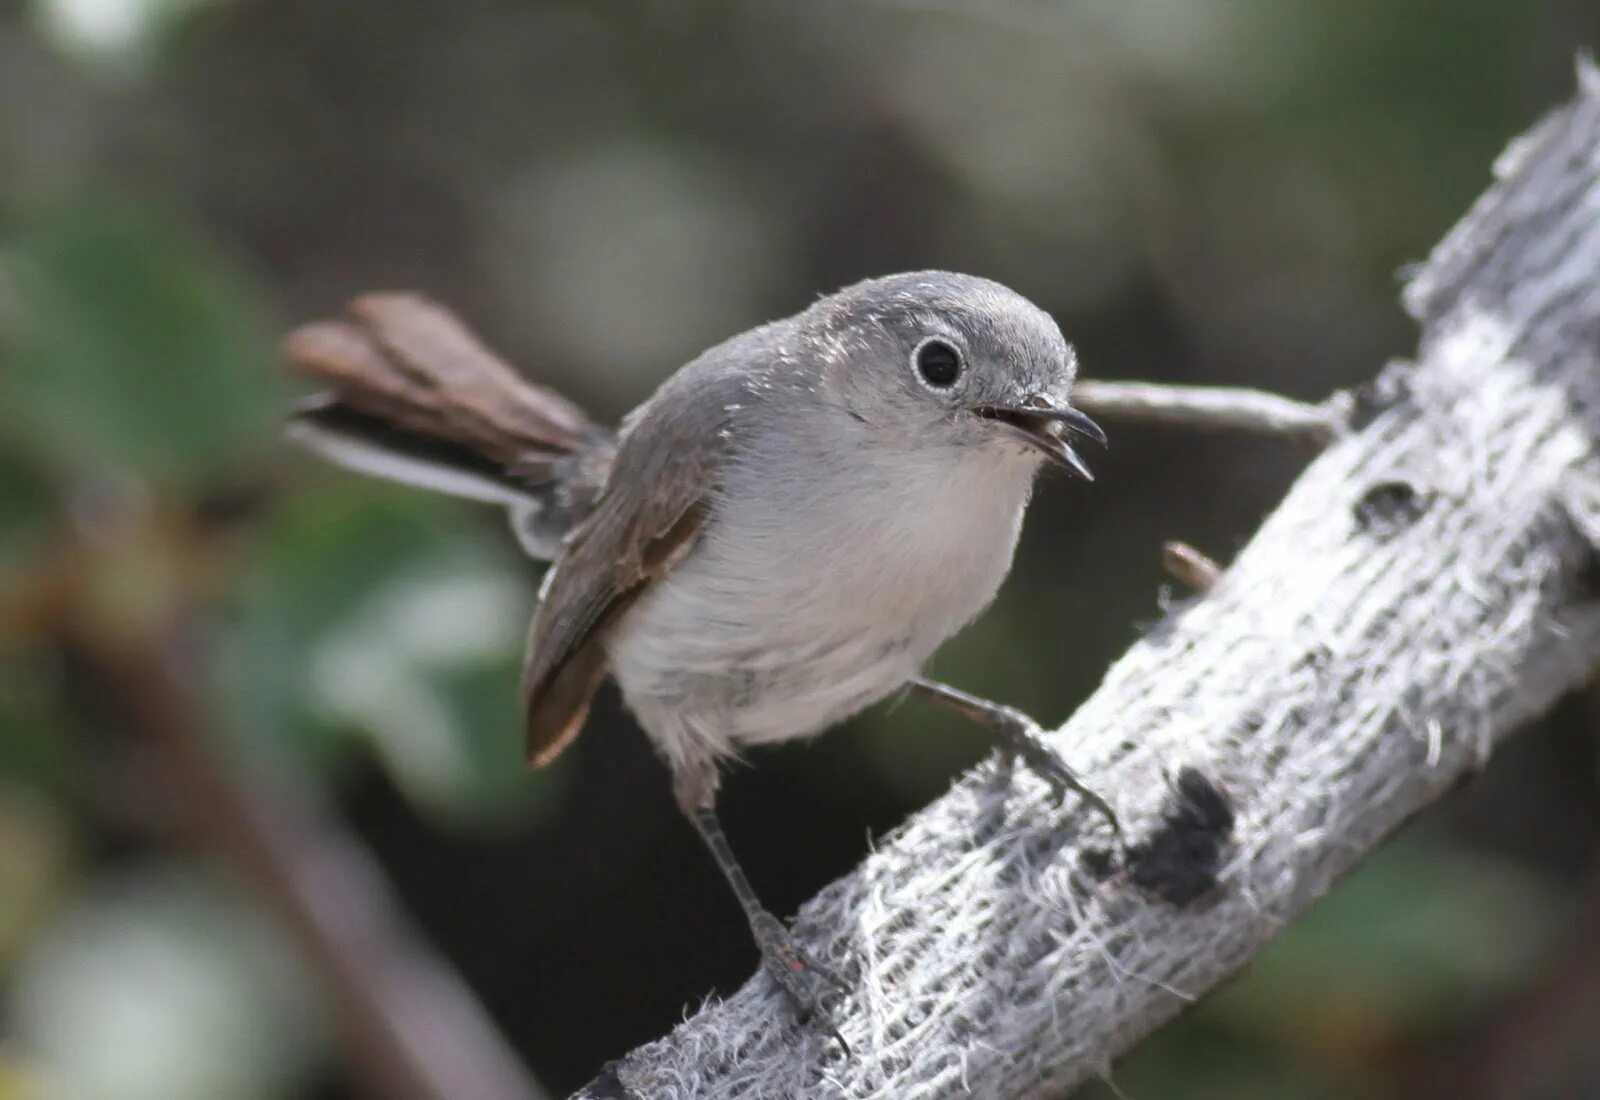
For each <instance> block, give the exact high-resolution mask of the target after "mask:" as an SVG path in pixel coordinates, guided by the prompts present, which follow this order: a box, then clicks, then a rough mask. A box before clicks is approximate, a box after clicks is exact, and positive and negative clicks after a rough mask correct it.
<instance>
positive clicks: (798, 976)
mask: <svg viewBox="0 0 1600 1100" xmlns="http://www.w3.org/2000/svg"><path fill="white" fill-rule="evenodd" d="M750 927H751V931H753V932H754V933H755V939H756V946H757V948H759V949H760V951H761V962H762V965H763V966H765V967H766V969H767V973H768V974H771V975H772V977H773V979H774V980H775V981H776V982H777V983H778V986H779V987H780V988H781V989H782V990H783V991H784V992H785V993H786V994H788V996H789V1000H790V1001H791V1002H792V1003H793V1005H794V1007H795V1011H796V1012H797V1013H798V1015H799V1016H800V1018H801V1019H803V1020H806V1021H808V1022H809V1023H811V1024H812V1025H814V1026H816V1027H818V1028H820V1029H821V1030H822V1031H824V1032H825V1033H827V1034H828V1035H830V1036H831V1037H832V1038H833V1039H834V1040H835V1041H836V1042H837V1043H838V1044H839V1047H840V1049H842V1050H843V1051H844V1053H845V1055H846V1056H849V1054H850V1044H849V1043H847V1042H845V1038H844V1035H843V1034H842V1033H841V1032H840V1031H839V1028H838V1025H837V1024H836V1023H835V1022H834V1020H833V1015H832V1013H831V1012H829V1010H828V1008H827V1006H826V1004H825V1003H824V1000H825V996H826V994H827V992H828V991H830V990H831V991H832V992H833V993H835V994H840V995H842V994H845V993H848V992H849V990H850V986H849V984H848V983H846V982H845V980H844V979H843V978H841V977H839V975H838V974H836V973H834V972H833V971H832V970H830V969H829V968H828V967H826V966H824V965H822V964H821V963H819V962H818V961H817V960H816V959H814V958H812V957H811V955H810V954H809V953H808V952H807V951H806V950H805V949H804V948H802V947H801V946H800V945H799V944H797V943H795V942H794V939H793V937H792V936H791V935H790V934H789V929H788V928H787V927H785V926H784V924H783V922H782V921H780V920H778V918H776V917H774V916H773V915H772V914H770V913H761V914H759V915H758V916H757V917H756V918H755V919H754V920H752V921H751V924H750Z"/></svg>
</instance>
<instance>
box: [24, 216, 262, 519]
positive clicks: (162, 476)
mask: <svg viewBox="0 0 1600 1100" xmlns="http://www.w3.org/2000/svg"><path fill="white" fill-rule="evenodd" d="M0 272H3V273H4V276H5V278H6V280H7V284H8V289H9V290H10V292H11V294H12V296H13V297H14V301H12V302H9V303H8V308H9V312H10V314H11V317H10V320H11V322H12V324H11V329H10V331H9V333H8V335H7V338H6V347H5V361H6V370H5V373H4V375H0V428H3V429H4V432H5V435H7V436H10V437H11V438H13V440H15V441H19V445H18V449H19V450H23V451H25V452H26V453H27V454H28V455H29V456H30V457H31V458H32V459H33V460H34V461H35V462H37V463H38V464H40V465H41V466H43V467H44V468H45V469H47V470H49V471H51V472H52V473H54V474H57V475H60V476H66V477H72V478H80V477H91V478H92V477H113V478H118V477H125V476H128V475H137V476H142V477H144V478H148V479H149V480H150V481H151V482H152V483H153V484H155V485H157V486H161V487H171V488H174V489H178V488H182V489H193V488H195V487H197V486H200V485H204V484H207V483H211V482H215V481H218V480H221V479H223V478H224V477H226V475H227V474H228V473H229V472H236V471H238V470H240V469H242V468H243V467H244V463H245V462H246V461H247V460H248V459H249V458H251V457H252V456H254V455H257V454H259V453H260V450H261V448H262V446H263V444H264V443H265V442H266V441H267V440H268V439H270V438H271V437H272V435H273V433H274V426H275V424H276V423H277V420H278V416H279V410H280V409H281V408H282V406H283V398H284V390H283V388H282V386H281V385H280V384H279V382H278V379H277V376H276V374H275V372H274V370H273V368H272V365H271V360H270V358H269V356H268V353H267V349H268V344H267V342H266V333H267V331H268V329H267V326H266V324H265V323H264V317H263V311H262V309H261V308H260V305H259V302H258V300H257V298H256V297H255V295H254V294H253V293H252V292H251V291H250V289H249V288H248V287H247V285H246V283H245V282H244V280H242V279H241V278H240V276H239V275H238V274H237V273H236V272H235V271H233V270H232V269H231V267H230V266H229V265H228V264H227V263H225V262H224V261H222V260H221V259H220V258H219V257H217V256H215V255H214V254H213V253H212V251H211V249H209V248H208V247H207V246H206V245H204V244H203V243H201V242H200V241H198V240H196V239H195V237H194V235H193V234H192V232H191V231H190V230H189V229H188V228H187V227H185V226H183V225H182V224H181V223H179V222H176V221H174V220H172V218H171V217H170V216H167V215H164V214H161V213H158V212H156V211H154V210H152V209H151V208H149V207H148V206H146V205H142V204H139V203H136V202H132V201H129V200H128V199H126V198H104V197H85V198H81V199H78V200H76V201H70V202H63V203H60V204H58V205H57V206H55V207H54V208H53V209H51V210H49V211H46V212H41V213H39V214H36V215H34V216H31V217H29V218H26V219H24V220H23V222H22V225H21V227H20V229H19V230H18V231H17V232H16V233H15V234H14V235H13V236H12V239H11V240H10V241H9V242H8V244H7V249H6V251H5V253H4V263H3V267H0Z"/></svg>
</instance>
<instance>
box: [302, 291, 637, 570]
mask: <svg viewBox="0 0 1600 1100" xmlns="http://www.w3.org/2000/svg"><path fill="white" fill-rule="evenodd" d="M283 354H284V358H285V359H286V360H287V362H288V365H289V366H290V367H291V368H292V369H294V370H295V371H297V372H299V373H301V374H304V375H307V376H309V377H311V378H313V379H316V380H317V381H319V382H322V383H325V384H327V385H328V386H330V387H331V388H330V390H329V391H328V392H326V393H322V394H318V395H316V396H315V397H311V398H309V399H307V400H306V401H305V402H304V403H303V404H302V405H301V406H300V407H299V408H298V409H297V410H296V411H295V413H294V415H293V417H292V418H291V420H290V424H289V435H290V437H291V438H293V439H295V440H296V441H298V442H300V443H303V444H304V445H306V446H307V447H309V448H310V449H311V450H313V451H315V452H317V453H318V454H320V455H322V456H323V457H325V458H327V459H329V460H331V461H333V462H336V463H338V464H339V465H342V466H346V467H349V468H350V469H353V470H359V471H361V472H362V473H366V474H372V475H374V476H377V477H383V478H388V479H390V480H392V481H400V482H404V483H406V484H408V485H417V486H421V487H423V488H427V489H434V490H437V491H440V492H445V493H450V494H452V495H455V496H461V497H467V498H469V499H473V500H482V501H488V502H491V503H495V504H501V505H504V506H506V508H507V509H508V510H509V511H510V514H511V520H512V526H513V528H514V530H515V531H516V533H517V536H518V538H519V539H520V540H521V541H522V544H523V546H524V548H525V549H526V550H527V551H528V553H529V554H531V555H533V556H534V557H538V558H545V559H549V558H552V557H554V556H555V553H556V551H557V550H558V549H559V548H560V545H561V539H562V538H563V537H564V536H565V535H566V533H567V532H568V531H569V530H570V529H571V528H572V526H573V524H575V523H576V522H577V521H578V520H580V519H581V518H583V516H584V515H585V514H586V513H587V512H588V510H589V508H590V507H591V506H592V505H593V503H594V499H595V497H596V496H597V495H598V494H599V491H600V488H601V487H602V486H603V485H604V483H605V478H606V474H607V472H608V471H609V469H610V465H611V459H612V456H613V455H614V454H615V451H616V442H615V440H614V438H613V437H612V435H611V434H610V433H609V432H607V431H606V430H605V429H604V428H601V427H600V426H599V425H597V424H595V423H594V422H593V421H591V420H590V419H589V418H588V417H587V416H585V415H584V413H583V411H582V410H581V409H579V408H578V407H577V406H576V405H574V404H572V403H571V402H570V401H568V400H567V399H566V398H564V397H562V396H561V395H560V394H557V393H555V392H554V391H552V390H547V389H544V388H542V387H539V386H535V385H533V384H532V383H531V382H528V381H527V380H526V379H524V378H523V377H522V376H521V375H519V374H518V373H517V372H516V371H515V370H513V369H512V368H511V367H509V366H507V365H506V364H505V363H504V362H503V361H502V360H501V359H500V358H499V357H498V356H496V355H495V354H494V353H493V352H491V351H489V349H487V348H486V347H484V346H483V345H482V344H481V343H479V342H478V340H477V339H476V338H475V337H474V336H473V335H472V333H471V332H470V331H468V329H467V328H466V326H465V325H463V324H462V323H461V321H460V320H459V319H457V318H456V316H455V315H454V314H452V313H451V312H450V311H448V310H446V309H445V308H444V307H442V306H440V305H438V304H436V303H434V302H432V301H429V300H428V299H427V298H424V297H421V296H420V295H415V294H393V293H389V294H367V295H364V296H362V297H360V298H357V299H356V300H355V301H353V302H351V303H350V305H349V307H348V309H347V310H346V316H345V317H343V318H339V319H336V320H327V321H317V322H314V323H312V324H309V325H305V326H303V327H301V328H298V329H296V330H295V331H293V332H291V333H290V334H289V335H288V336H287V337H286V338H285V340H284V342H283Z"/></svg>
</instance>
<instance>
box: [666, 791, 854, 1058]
mask: <svg viewBox="0 0 1600 1100" xmlns="http://www.w3.org/2000/svg"><path fill="white" fill-rule="evenodd" d="M707 767H708V768H710V769H711V772H710V779H709V780H706V779H705V778H704V777H703V776H699V775H689V774H686V773H685V772H680V773H679V774H678V775H677V776H676V777H675V783H674V786H675V789H676V792H677V795H678V806H679V808H680V809H682V810H683V812H684V814H685V815H686V816H687V817H688V818H689V820H690V821H692V822H694V827H695V829H696V830H698V831H699V833H700V839H701V840H703V841H705V844H706V848H707V849H709V850H710V852H711V858H712V859H714V860H716V863H717V866H718V867H719V868H720V869H721V870H722V877H723V878H725V879H727V880H728V886H729V887H730V888H731V889H732V890H733V896H734V897H735V898H737V899H738V900H739V907H740V908H741V909H743V910H744V915H745V919H746V920H748V921H749V922H750V934H751V936H752V937H754V939H755V942H756V950H757V951H759V952H760V953H761V962H762V965H763V966H765V967H766V969H767V972H768V973H769V974H771V975H772V977H773V978H774V979H775V980H776V981H777V983H778V985H779V986H781V987H782V988H783V991H784V992H785V993H787V994H788V995H789V998H790V1000H791V1001H792V1002H793V1003H794V1005H795V1008H796V1010H797V1011H798V1012H799V1014H800V1016H801V1017H802V1018H803V1019H808V1020H811V1021H814V1022H815V1023H817V1024H819V1025H820V1026H821V1027H822V1028H823V1029H824V1030H825V1031H827V1032H828V1033H829V1034H830V1035H832V1036H833V1038H835V1039H837V1040H838V1042H839V1046H840V1047H842V1048H843V1049H844V1050H845V1052H846V1053H848V1052H849V1050H850V1047H849V1044H847V1043H846V1042H845V1040H844V1036H843V1035H841V1034H840V1033H839V1029H838V1027H837V1026H835V1025H834V1022H833V1020H832V1018H831V1016H830V1015H829V1013H828V1010H827V1008H826V1007H824V1005H823V1003H822V993H823V992H824V989H823V987H824V986H832V987H834V988H835V989H838V990H841V991H844V990H846V989H847V988H848V987H847V986H846V985H845V983H844V982H843V981H842V980H841V979H840V978H839V977H838V976H837V975H836V974H834V973H833V972H832V971H831V970H829V969H828V968H827V967H825V966H823V965H822V964H821V963H819V962H817V961H816V960H815V959H813V958H812V957H811V956H810V954H808V953H807V952H806V950H805V949H804V948H802V947H801V946H800V945H799V944H797V943H795V942H794V939H793V937H792V936H791V935H790V934H789V928H788V926H787V925H785V924H784V923H783V922H782V921H781V920H779V919H778V918H777V917H775V916H773V915H772V913H771V912H770V911H769V910H768V909H767V908H766V906H764V905H762V904H761V899H760V898H758V897H756V892H755V889H754V888H753V887H752V886H751V885H750V880H749V879H748V878H746V877H745V873H744V868H742V867H740V866H739V860H738V858H737V857H735V856H734V854H733V848H732V846H730V845H729V844H728V837H727V834H725V833H724V832H723V831H722V822H721V821H719V820H718V818H717V810H716V772H715V765H714V764H711V765H707Z"/></svg>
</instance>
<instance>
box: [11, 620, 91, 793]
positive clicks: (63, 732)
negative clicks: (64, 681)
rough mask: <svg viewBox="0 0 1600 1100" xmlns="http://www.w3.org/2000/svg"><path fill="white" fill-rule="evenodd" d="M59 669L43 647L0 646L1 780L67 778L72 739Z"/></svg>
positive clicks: (38, 782)
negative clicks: (0, 648)
mask: <svg viewBox="0 0 1600 1100" xmlns="http://www.w3.org/2000/svg"><path fill="white" fill-rule="evenodd" d="M4 641H5V639H3V638H0V644H3V643H4ZM58 672H59V669H57V668H56V667H55V664H54V662H53V661H52V660H51V659H50V658H49V657H48V655H46V654H45V653H43V652H39V651H34V650H27V649H23V650H19V651H15V652H7V651H0V782H5V781H11V782H18V783H22V784H25V785H28V786H39V787H54V786H56V785H57V784H59V783H61V782H63V781H64V780H66V779H68V778H69V776H68V774H67V773H69V772H70V771H71V770H72V768H71V766H72V764H73V746H74V739H73V738H72V737H71V736H69V723H70V722H71V718H70V717H69V716H68V715H67V714H66V713H65V712H64V711H63V710H62V708H61V707H60V705H59V704H60V702H61V700H60V698H59V695H58V692H59V689H60V684H59V681H58V679H57V673H58Z"/></svg>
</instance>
